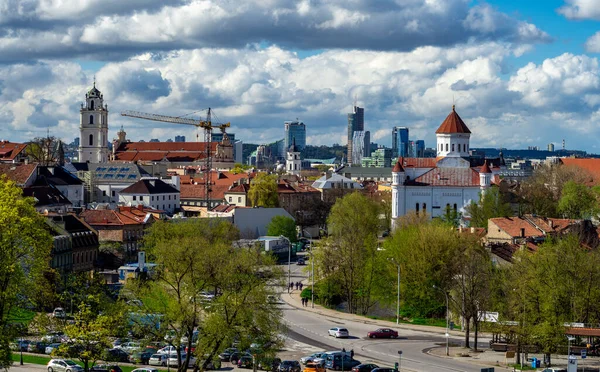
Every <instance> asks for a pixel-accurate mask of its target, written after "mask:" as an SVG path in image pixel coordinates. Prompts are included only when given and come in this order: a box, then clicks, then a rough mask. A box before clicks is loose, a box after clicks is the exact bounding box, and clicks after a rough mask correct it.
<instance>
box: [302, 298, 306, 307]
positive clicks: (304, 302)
mask: <svg viewBox="0 0 600 372" xmlns="http://www.w3.org/2000/svg"><path fill="white" fill-rule="evenodd" d="M302 306H304V307H306V298H302Z"/></svg>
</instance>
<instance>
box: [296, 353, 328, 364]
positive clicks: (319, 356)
mask: <svg viewBox="0 0 600 372" xmlns="http://www.w3.org/2000/svg"><path fill="white" fill-rule="evenodd" d="M326 356H327V354H325V353H314V354H311V355H309V356H305V357H302V358H300V363H302V364H306V363H308V362H313V363H317V364H319V363H321V362H323V361H325V357H326Z"/></svg>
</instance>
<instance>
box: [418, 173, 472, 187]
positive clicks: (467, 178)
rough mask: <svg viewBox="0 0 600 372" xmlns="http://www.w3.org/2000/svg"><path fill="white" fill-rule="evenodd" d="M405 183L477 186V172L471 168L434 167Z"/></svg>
mask: <svg viewBox="0 0 600 372" xmlns="http://www.w3.org/2000/svg"><path fill="white" fill-rule="evenodd" d="M407 185H420V186H425V185H429V186H455V187H469V186H479V173H477V172H476V171H475V170H474V169H472V168H434V169H432V170H430V171H429V172H426V173H425V174H423V175H421V176H419V177H417V178H415V179H414V180H410V181H408V182H407Z"/></svg>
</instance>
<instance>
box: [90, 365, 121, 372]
mask: <svg viewBox="0 0 600 372" xmlns="http://www.w3.org/2000/svg"><path fill="white" fill-rule="evenodd" d="M90 372H123V370H122V369H121V367H119V366H118V365H116V364H96V365H95V366H93V367H92V368H91V369H90Z"/></svg>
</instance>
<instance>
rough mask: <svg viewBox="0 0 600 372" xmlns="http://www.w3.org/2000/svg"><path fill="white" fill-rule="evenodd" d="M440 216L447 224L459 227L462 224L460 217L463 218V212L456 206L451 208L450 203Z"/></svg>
mask: <svg viewBox="0 0 600 372" xmlns="http://www.w3.org/2000/svg"><path fill="white" fill-rule="evenodd" d="M440 218H441V219H442V221H444V222H445V223H446V224H448V225H450V226H453V227H458V226H459V225H460V219H461V218H462V214H461V213H460V212H459V211H457V210H455V209H454V208H450V205H447V206H446V208H445V209H444V214H443V215H442V216H441V217H440Z"/></svg>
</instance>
